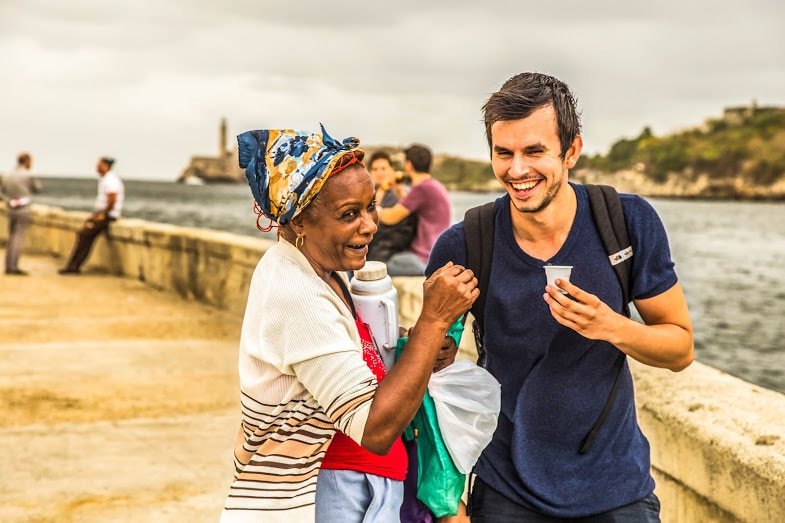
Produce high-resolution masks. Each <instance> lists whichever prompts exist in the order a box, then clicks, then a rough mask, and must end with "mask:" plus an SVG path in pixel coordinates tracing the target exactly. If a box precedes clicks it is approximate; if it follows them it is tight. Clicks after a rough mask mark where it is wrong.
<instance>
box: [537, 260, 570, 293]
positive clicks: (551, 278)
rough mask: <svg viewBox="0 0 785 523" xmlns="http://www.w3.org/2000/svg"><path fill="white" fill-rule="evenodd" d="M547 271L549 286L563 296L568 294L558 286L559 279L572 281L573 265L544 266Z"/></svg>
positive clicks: (546, 277) (546, 276)
mask: <svg viewBox="0 0 785 523" xmlns="http://www.w3.org/2000/svg"><path fill="white" fill-rule="evenodd" d="M543 269H545V279H546V280H547V281H548V285H550V286H551V287H553V288H554V289H556V290H557V291H559V292H560V293H562V294H567V291H565V290H562V289H560V288H559V286H558V285H556V280H557V279H559V278H560V279H562V280H567V281H570V273H571V272H572V265H543Z"/></svg>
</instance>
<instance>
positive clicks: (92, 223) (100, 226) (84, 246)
mask: <svg viewBox="0 0 785 523" xmlns="http://www.w3.org/2000/svg"><path fill="white" fill-rule="evenodd" d="M113 221H115V219H114V218H103V219H99V218H98V217H97V216H96V215H93V216H90V218H88V219H87V221H86V222H85V223H84V225H83V226H82V228H81V229H79V232H77V233H76V244H75V245H74V250H73V252H72V253H71V257H70V258H69V260H68V264H66V266H65V268H64V269H63V270H62V271H60V272H61V273H78V272H79V270H80V268H81V267H82V264H83V263H84V262H85V260H87V257H88V256H89V255H90V250H91V249H92V248H93V242H95V240H96V238H98V236H99V235H100V234H101V233H102V232H104V231H106V230H107V229H108V228H109V223H110V222H113Z"/></svg>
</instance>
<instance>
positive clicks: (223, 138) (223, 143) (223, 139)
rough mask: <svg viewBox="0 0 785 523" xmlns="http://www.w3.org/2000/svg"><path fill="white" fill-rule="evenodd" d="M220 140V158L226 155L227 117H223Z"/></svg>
mask: <svg viewBox="0 0 785 523" xmlns="http://www.w3.org/2000/svg"><path fill="white" fill-rule="evenodd" d="M218 140H219V143H218V158H224V157H225V156H226V118H221V130H220V132H219V136H218Z"/></svg>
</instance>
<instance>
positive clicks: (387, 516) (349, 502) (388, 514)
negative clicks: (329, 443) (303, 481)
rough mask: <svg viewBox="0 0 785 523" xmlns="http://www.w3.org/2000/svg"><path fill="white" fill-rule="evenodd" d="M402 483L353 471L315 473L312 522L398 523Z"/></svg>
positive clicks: (322, 471)
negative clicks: (313, 520)
mask: <svg viewBox="0 0 785 523" xmlns="http://www.w3.org/2000/svg"><path fill="white" fill-rule="evenodd" d="M401 503H403V481H397V480H394V479H389V478H383V477H381V476H376V475H375V474H366V473H364V472H356V471H353V470H326V469H322V470H320V471H319V479H318V480H317V481H316V523H388V522H389V523H398V522H399V521H400V513H401Z"/></svg>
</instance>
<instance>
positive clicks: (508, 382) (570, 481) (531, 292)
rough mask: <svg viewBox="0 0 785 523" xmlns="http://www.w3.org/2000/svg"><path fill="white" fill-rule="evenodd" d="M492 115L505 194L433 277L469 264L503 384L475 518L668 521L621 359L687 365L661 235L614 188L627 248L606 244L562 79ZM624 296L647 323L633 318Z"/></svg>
mask: <svg viewBox="0 0 785 523" xmlns="http://www.w3.org/2000/svg"><path fill="white" fill-rule="evenodd" d="M483 110H484V117H485V129H486V136H487V139H488V144H489V146H490V149H491V165H492V168H493V172H494V175H495V176H496V178H497V179H498V181H499V183H500V184H501V185H502V187H503V188H504V190H505V191H506V193H507V194H506V195H505V196H504V197H502V198H500V199H499V200H497V201H496V202H495V204H491V207H488V208H487V209H489V210H490V213H488V215H489V216H490V220H489V222H486V224H485V226H481V227H480V229H479V231H480V232H477V229H476V228H475V229H472V228H471V227H470V223H469V220H468V217H469V215H470V213H471V212H472V211H469V212H467V220H466V223H464V222H461V223H458V224H456V225H454V226H452V227H451V228H450V229H448V230H447V231H445V233H444V234H442V235H441V237H440V238H439V240H438V241H437V242H436V245H435V246H434V248H433V250H432V253H431V257H430V261H429V264H428V267H427V269H426V275H429V274H431V273H432V272H433V271H434V270H435V268H436V267H439V266H441V265H443V264H444V263H446V262H447V261H453V262H455V263H457V264H460V265H467V266H469V267H470V268H472V269H473V270H475V275H476V276H477V277H478V279H479V281H480V288H481V293H482V294H481V296H480V299H478V300H477V301H478V302H480V301H483V302H484V303H483V304H482V305H480V307H482V308H483V310H484V312H481V313H480V314H479V315H478V314H475V317H478V327H479V336H478V340H479V342H480V345H482V347H481V350H480V353H481V360H482V363H484V365H485V367H486V368H487V369H488V370H489V371H490V372H491V373H492V374H493V375H494V376H495V377H496V379H497V380H499V382H500V383H501V390H502V407H501V413H500V416H499V424H498V427H497V429H496V432H495V434H494V436H493V440H492V441H491V443H490V444H489V445H488V447H487V448H486V449H485V450H484V452H483V454H482V456H481V457H480V460H479V461H478V463H477V466H476V468H475V472H476V474H477V478H476V481H475V484H474V488H473V491H472V493H471V497H470V506H469V509H470V512H471V517H472V522H473V523H483V522H494V523H504V522H513V521H514V522H527V521H538V522H541V521H542V522H545V521H565V520H570V519H575V518H582V519H580V520H581V521H583V522H601V521H603V522H604V521H636V522H638V521H641V522H649V521H659V501H658V500H657V497H656V496H655V495H654V492H653V491H654V480H653V478H652V477H651V474H650V460H649V444H648V441H647V440H646V438H645V436H644V435H643V433H642V432H641V430H640V428H639V427H638V422H637V419H636V415H635V403H634V396H633V385H632V377H631V375H630V371H629V367H628V364H627V361H626V356H629V357H631V358H634V359H636V360H638V361H639V362H642V363H644V364H646V365H651V366H655V367H662V368H667V369H670V370H672V371H680V370H682V369H684V368H686V367H687V366H688V365H689V364H690V363H691V362H692V360H693V336H692V326H691V322H690V318H689V314H688V311H687V304H686V300H685V298H684V294H683V292H682V289H681V286H680V285H679V283H678V280H677V277H676V273H675V272H674V264H673V261H672V260H671V258H670V249H669V246H668V239H667V236H666V234H665V229H664V227H663V225H662V222H661V221H660V219H659V217H658V216H657V214H656V212H655V211H654V209H653V208H652V207H651V206H650V205H649V204H648V203H647V202H646V201H645V200H643V199H642V198H640V197H638V196H635V195H629V194H623V195H620V196H616V193H615V191H613V196H614V198H615V200H616V202H617V208H618V212H617V213H613V212H610V214H611V220H610V222H618V221H619V220H624V221H626V231H621V233H622V234H623V236H627V234H626V233H629V242H630V243H629V245H628V246H626V245H620V247H622V249H621V250H619V251H618V252H615V251H611V249H609V248H608V246H607V245H606V244H605V243H606V241H607V236H608V235H609V234H613V233H612V232H607V231H608V230H612V227H611V225H612V223H610V222H609V224H608V225H607V227H601V226H600V225H599V224H597V223H596V220H597V218H596V216H597V214H596V212H595V209H593V208H591V207H592V205H594V206H595V207H596V206H597V205H596V204H595V203H593V204H592V205H590V201H589V191H588V190H587V187H585V186H582V185H576V184H572V183H569V182H568V172H569V169H571V168H573V167H574V166H575V163H576V162H577V161H578V157H579V156H580V153H581V149H582V145H583V142H582V138H581V135H580V120H579V117H578V113H577V110H576V102H575V98H574V96H573V95H572V93H571V92H570V91H569V88H568V87H567V85H565V84H564V83H563V82H561V81H559V80H557V79H555V78H553V77H550V76H547V75H543V74H539V73H522V74H519V75H516V76H514V77H512V78H510V79H509V80H508V81H507V82H505V83H504V85H503V86H502V88H501V89H500V90H499V91H497V92H496V93H494V94H492V95H491V96H490V98H489V99H488V101H487V102H486V104H485V106H484V107H483ZM614 198H610V200H613V199H614ZM619 200H620V202H621V205H620V206H619V205H618V201H619ZM592 202H594V200H592ZM611 204H612V201H609V202H608V205H607V209H611V207H612V206H611ZM601 207H603V206H601ZM622 211H623V215H622ZM607 214H608V212H607V211H606V215H607ZM614 216H615V218H614ZM601 229H606V231H605V232H602V233H601V232H600V230H601ZM469 231H474V232H471V233H470V232H469ZM481 238H485V241H482V240H481ZM624 241H625V240H619V243H623V242H624ZM481 243H486V244H487V247H489V250H490V253H488V252H484V253H483V254H484V255H486V258H484V259H485V262H483V264H480V265H487V267H485V268H482V269H478V268H475V267H473V266H472V265H477V263H476V262H472V260H471V258H472V257H473V254H472V253H473V252H474V251H475V249H479V248H481V245H480V244H481ZM488 254H492V258H490V257H489V256H487V255H488ZM609 254H611V256H609ZM619 262H621V263H620V265H619V267H624V266H625V265H624V264H626V268H625V270H626V272H624V273H622V272H617V271H618V270H620V269H619V268H617V267H614V266H613V265H612V263H614V264H616V263H619ZM549 264H550V265H571V266H573V269H572V274H571V276H570V281H569V282H567V281H563V280H557V282H556V285H557V286H558V287H560V288H561V289H562V290H564V291H566V294H562V293H560V292H559V289H556V288H553V287H552V286H549V285H547V284H546V279H545V271H544V270H543V267H544V266H545V265H549ZM478 272H480V273H481V274H478ZM621 274H627V275H628V277H629V281H628V282H627V281H624V282H623V281H622V276H620V275H621ZM625 295H626V296H629V299H631V300H632V301H633V302H634V304H635V306H636V308H637V310H638V312H639V313H640V316H641V318H642V319H643V321H644V322H645V323H639V322H635V321H633V320H631V319H630V318H629V317H628V316H627V311H628V308H627V305H628V304H627V303H625V298H624V296H625ZM475 306H477V303H475ZM473 312H476V311H475V309H473Z"/></svg>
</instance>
